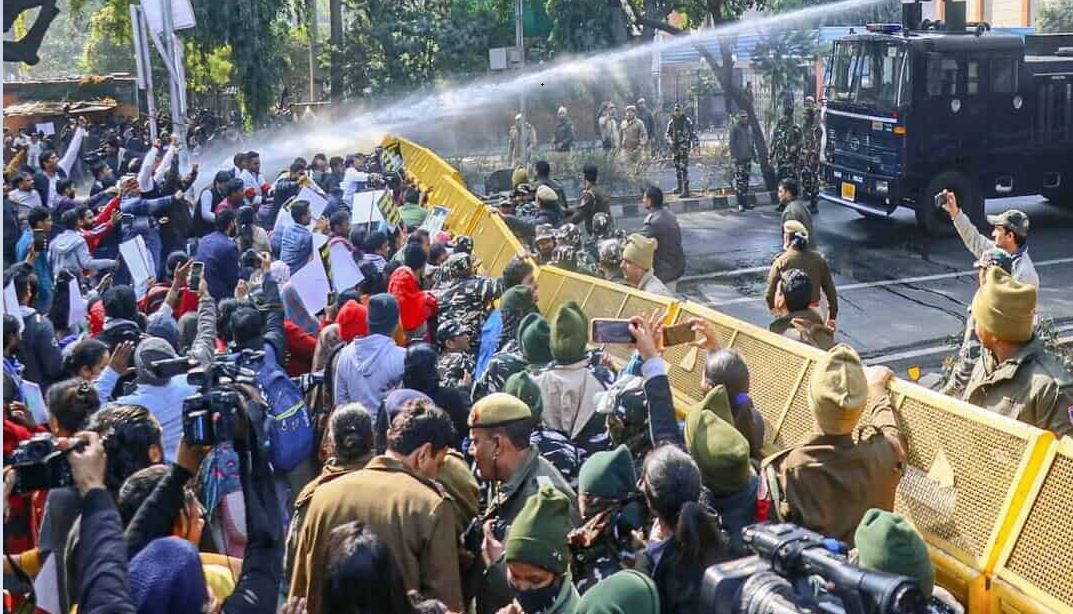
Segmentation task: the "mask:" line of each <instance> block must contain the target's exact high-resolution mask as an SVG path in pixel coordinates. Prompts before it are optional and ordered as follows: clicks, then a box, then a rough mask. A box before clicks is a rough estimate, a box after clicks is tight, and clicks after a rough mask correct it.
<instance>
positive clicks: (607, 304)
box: [582, 284, 626, 318]
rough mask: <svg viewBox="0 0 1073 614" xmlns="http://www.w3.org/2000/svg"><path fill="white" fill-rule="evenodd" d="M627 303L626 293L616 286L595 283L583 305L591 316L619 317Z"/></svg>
mask: <svg viewBox="0 0 1073 614" xmlns="http://www.w3.org/2000/svg"><path fill="white" fill-rule="evenodd" d="M625 304H626V293H625V292H623V291H622V290H619V289H617V288H614V287H610V286H604V285H601V284H595V285H594V286H593V287H592V292H591V293H589V298H588V300H587V301H585V304H584V305H582V307H583V308H584V309H585V313H586V314H588V316H589V317H590V318H617V317H619V315H620V314H621V313H622V307H623V305H625Z"/></svg>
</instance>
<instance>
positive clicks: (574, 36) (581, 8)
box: [546, 0, 622, 53]
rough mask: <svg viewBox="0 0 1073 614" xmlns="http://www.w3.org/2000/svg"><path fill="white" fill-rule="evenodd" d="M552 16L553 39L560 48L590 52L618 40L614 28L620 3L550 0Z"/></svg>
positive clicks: (549, 5)
mask: <svg viewBox="0 0 1073 614" xmlns="http://www.w3.org/2000/svg"><path fill="white" fill-rule="evenodd" d="M546 9H547V12H548V16H550V17H551V20H552V29H551V36H550V37H549V39H548V40H549V42H550V43H551V46H552V47H553V48H554V49H556V50H558V51H565V52H569V53H586V52H591V51H597V50H600V49H606V48H608V47H610V46H611V45H612V43H614V41H615V36H614V33H613V32H612V31H611V28H612V27H613V24H614V23H615V19H614V17H615V14H616V13H617V12H618V11H621V10H622V9H621V8H618V6H617V4H615V5H612V4H609V3H608V2H607V1H606V0H548V3H547V6H546Z"/></svg>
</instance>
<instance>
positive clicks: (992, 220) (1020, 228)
mask: <svg viewBox="0 0 1073 614" xmlns="http://www.w3.org/2000/svg"><path fill="white" fill-rule="evenodd" d="M987 223H988V224H991V225H992V226H1001V227H1002V228H1005V229H1006V230H1009V231H1010V232H1012V233H1013V234H1015V235H1017V236H1018V237H1020V238H1022V239H1024V238H1025V237H1027V236H1028V215H1027V214H1026V213H1025V212H1024V211H1021V210H1020V209H1010V210H1009V211H1003V212H1002V213H1000V214H998V215H989V216H987Z"/></svg>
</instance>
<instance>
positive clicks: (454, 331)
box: [436, 320, 464, 343]
mask: <svg viewBox="0 0 1073 614" xmlns="http://www.w3.org/2000/svg"><path fill="white" fill-rule="evenodd" d="M463 332H464V330H463V329H462V323H461V322H459V321H458V320H445V321H443V322H440V325H439V326H438V327H437V328H436V341H439V342H440V343H447V342H448V341H450V340H452V339H454V338H456V337H458V336H460V335H462V333H463Z"/></svg>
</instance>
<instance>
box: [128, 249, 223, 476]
mask: <svg viewBox="0 0 1073 614" xmlns="http://www.w3.org/2000/svg"><path fill="white" fill-rule="evenodd" d="M189 269H190V263H187V264H186V265H183V266H181V267H179V268H178V269H176V274H175V280H174V281H173V283H172V291H171V292H169V298H168V299H165V303H167V304H168V305H169V306H170V305H171V304H172V303H173V302H174V303H175V304H177V303H178V300H179V290H180V289H181V288H182V287H183V285H185V283H186V276H187V274H188V272H189ZM198 291H199V296H200V299H199V301H198V318H197V321H198V331H197V336H196V338H195V340H194V346H193V348H192V349H191V351H190V357H191V358H193V359H195V361H196V362H198V363H200V364H201V365H202V366H204V365H206V364H208V362H209V361H210V360H211V357H212V354H213V351H212V348H213V347H214V343H215V322H216V304H215V302H213V300H212V296H211V295H210V294H209V293H208V285H207V282H206V280H205V278H204V277H202V278H201V287H200V288H198ZM177 357H178V355H177V354H176V352H175V348H174V347H172V345H171V344H170V343H169V342H168V341H165V340H164V339H161V338H159V337H148V338H146V339H144V340H143V341H142V342H141V343H139V344H138V346H137V347H136V348H135V350H134V368H135V373H136V379H135V382H136V386H135V388H134V390H133V391H132V392H131V393H129V394H126V395H123V396H120V397H119V398H117V399H116V402H117V403H123V404H127V405H141V406H143V407H145V408H147V409H149V411H151V412H152V413H153V415H154V416H155V417H156V419H157V420H159V421H160V426H161V428H162V429H163V431H164V450H165V454H166V455H169V456H168V457H167V460H168V461H169V462H170V461H173V460H174V457H172V456H170V454H172V453H173V452H172V451H174V450H176V449H177V447H178V446H177V444H178V441H179V438H180V437H182V431H183V426H182V424H183V401H184V399H186V398H187V397H189V396H191V395H193V394H195V393H196V392H197V388H196V387H195V386H193V385H191V384H190V383H189V382H188V381H187V374H186V373H181V374H179V375H173V376H170V377H168V376H166V375H161V374H159V373H158V372H157V371H156V370H155V369H154V368H153V366H152V365H153V363H155V362H157V361H165V360H170V359H173V358H177Z"/></svg>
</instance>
